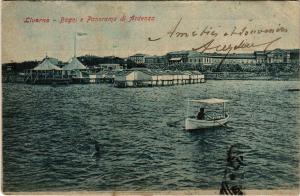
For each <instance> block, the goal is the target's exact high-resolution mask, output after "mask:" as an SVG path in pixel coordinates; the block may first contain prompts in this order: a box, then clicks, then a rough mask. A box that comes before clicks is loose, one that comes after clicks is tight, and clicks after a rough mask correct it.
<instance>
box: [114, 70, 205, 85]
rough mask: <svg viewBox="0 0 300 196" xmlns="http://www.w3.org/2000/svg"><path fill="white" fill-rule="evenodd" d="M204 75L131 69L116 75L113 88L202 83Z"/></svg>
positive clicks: (188, 72)
mask: <svg viewBox="0 0 300 196" xmlns="http://www.w3.org/2000/svg"><path fill="white" fill-rule="evenodd" d="M204 82H205V79H204V75H203V74H201V73H200V72H197V71H186V72H179V71H153V70H149V69H132V70H126V71H122V72H119V73H116V75H115V78H114V87H117V88H127V87H154V86H172V85H184V84H196V83H204Z"/></svg>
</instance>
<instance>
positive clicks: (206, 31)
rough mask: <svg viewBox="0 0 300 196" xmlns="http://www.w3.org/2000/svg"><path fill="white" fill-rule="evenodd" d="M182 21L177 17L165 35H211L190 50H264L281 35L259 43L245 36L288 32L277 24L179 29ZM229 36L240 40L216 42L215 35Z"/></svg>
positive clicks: (149, 39)
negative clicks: (228, 29) (229, 27)
mask: <svg viewBox="0 0 300 196" xmlns="http://www.w3.org/2000/svg"><path fill="white" fill-rule="evenodd" d="M181 22H182V18H180V19H179V21H178V22H177V23H176V25H175V26H174V28H172V29H171V30H170V31H168V32H167V34H166V35H167V37H169V38H170V39H175V38H176V39H187V38H196V37H203V36H208V37H211V38H210V40H209V41H208V42H206V43H204V44H200V46H199V47H194V48H192V50H194V51H200V52H205V51H209V50H215V51H216V52H226V53H227V54H229V53H230V52H231V51H235V50H239V49H245V48H247V49H249V48H257V47H260V46H264V51H266V50H267V49H268V48H269V47H270V46H271V45H272V44H274V43H275V42H277V41H279V40H280V39H281V38H282V37H281V36H278V37H277V38H275V39H272V40H270V41H265V42H261V43H256V42H254V41H253V42H248V41H247V39H245V37H247V36H250V35H262V34H275V33H286V32H288V30H287V28H285V27H282V26H280V25H279V26H278V27H273V28H265V29H264V28H262V29H248V27H247V26H245V27H243V28H241V29H240V30H238V27H236V26H234V27H233V29H232V32H231V33H229V32H221V31H220V29H219V31H218V30H216V29H215V28H214V27H212V26H205V27H204V28H203V29H202V30H200V31H199V30H192V31H184V32H183V31H179V30H178V29H179V26H180V24H181ZM221 36H222V37H224V38H225V37H229V36H239V37H241V38H242V39H241V41H239V43H237V44H220V43H216V38H217V37H221ZM161 39H163V36H160V37H157V38H152V37H148V41H159V40H161Z"/></svg>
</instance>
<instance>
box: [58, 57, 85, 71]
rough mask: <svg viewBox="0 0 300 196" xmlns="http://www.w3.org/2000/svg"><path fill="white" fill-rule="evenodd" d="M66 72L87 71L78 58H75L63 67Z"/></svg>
mask: <svg viewBox="0 0 300 196" xmlns="http://www.w3.org/2000/svg"><path fill="white" fill-rule="evenodd" d="M63 69H64V70H79V69H86V66H84V65H83V64H82V63H81V62H80V61H79V60H78V59H77V58H76V57H73V58H72V59H71V61H70V62H69V63H68V64H67V65H65V66H64V67H63Z"/></svg>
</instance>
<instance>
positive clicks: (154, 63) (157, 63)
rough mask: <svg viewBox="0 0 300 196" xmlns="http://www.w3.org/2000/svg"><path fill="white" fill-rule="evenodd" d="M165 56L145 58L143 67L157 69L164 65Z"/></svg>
mask: <svg viewBox="0 0 300 196" xmlns="http://www.w3.org/2000/svg"><path fill="white" fill-rule="evenodd" d="M166 62H167V61H166V56H156V55H154V56H146V57H145V65H146V67H147V68H152V69H153V68H154V69H158V68H160V67H163V66H164V65H165V64H166Z"/></svg>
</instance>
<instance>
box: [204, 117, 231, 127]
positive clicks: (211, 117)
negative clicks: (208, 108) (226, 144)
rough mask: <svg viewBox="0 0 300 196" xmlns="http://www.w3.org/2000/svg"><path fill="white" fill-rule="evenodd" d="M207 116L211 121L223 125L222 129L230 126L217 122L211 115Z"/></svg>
mask: <svg viewBox="0 0 300 196" xmlns="http://www.w3.org/2000/svg"><path fill="white" fill-rule="evenodd" d="M205 115H206V116H208V117H209V118H210V120H213V121H214V122H217V123H218V124H219V125H221V126H222V127H225V128H229V127H228V126H226V125H223V124H221V123H219V122H218V121H217V120H215V119H214V118H212V117H211V116H210V115H207V114H205Z"/></svg>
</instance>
